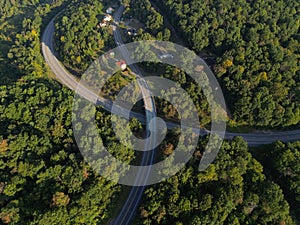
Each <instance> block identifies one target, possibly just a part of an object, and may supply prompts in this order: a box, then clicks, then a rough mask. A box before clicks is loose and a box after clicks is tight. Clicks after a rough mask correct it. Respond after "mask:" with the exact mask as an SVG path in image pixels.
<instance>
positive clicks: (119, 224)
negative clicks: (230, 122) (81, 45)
mask: <svg viewBox="0 0 300 225" xmlns="http://www.w3.org/2000/svg"><path fill="white" fill-rule="evenodd" d="M123 10H124V7H123V6H121V7H120V8H119V9H118V10H117V11H116V13H115V15H114V16H115V21H116V22H118V21H119V20H120V17H121V15H122V12H123ZM54 19H55V18H53V19H52V20H51V21H50V23H49V24H48V25H47V27H46V29H45V31H44V33H43V36H42V53H43V56H44V58H45V61H46V63H47V64H48V66H49V67H50V69H51V70H52V71H53V73H54V74H55V76H56V78H57V79H58V80H59V81H60V82H61V83H62V84H63V85H65V86H67V87H68V88H70V89H71V90H74V91H75V90H76V89H77V86H78V85H79V81H78V79H77V78H75V76H73V75H71V74H70V73H69V72H68V71H67V70H66V69H65V67H64V66H63V65H62V64H61V63H60V61H59V60H58V59H57V58H56V56H55V51H54V49H53V36H54ZM114 38H115V41H116V43H117V44H118V45H122V44H123V40H122V38H121V35H120V31H119V29H115V30H114ZM122 55H123V56H124V59H125V60H126V61H127V62H128V61H129V62H130V55H129V53H128V51H127V49H126V48H125V47H123V48H122ZM130 68H131V70H132V71H133V72H134V73H135V74H136V77H137V81H138V84H139V86H140V89H141V92H142V95H143V96H149V94H150V93H149V90H148V86H147V83H146V82H145V80H143V78H142V75H141V74H142V73H141V71H140V69H139V68H138V67H137V66H136V65H131V66H130ZM80 95H82V97H84V98H86V99H88V100H89V101H91V102H94V103H96V104H97V105H101V106H103V108H104V109H106V110H108V111H110V112H111V113H114V114H117V115H119V116H124V115H126V114H127V112H126V109H123V108H118V107H116V108H115V109H116V110H114V111H111V110H112V102H111V100H109V99H106V98H104V97H101V96H98V95H97V94H95V93H94V92H93V91H91V90H89V89H88V88H85V87H83V91H81V92H80ZM144 104H145V109H146V116H145V115H143V114H141V113H135V112H131V114H130V115H131V116H132V117H136V118H138V119H139V120H140V121H141V122H143V123H146V124H147V128H148V125H149V122H150V121H151V120H152V119H153V118H155V117H156V110H155V105H154V102H153V98H151V97H150V98H149V97H146V98H144ZM118 109H119V110H118ZM166 124H167V127H168V128H173V127H176V126H178V124H176V123H171V122H167V123H166ZM196 129H197V132H198V133H199V134H201V135H204V134H209V131H208V130H205V129H200V128H196ZM147 132H149V130H148V129H147ZM235 136H242V137H243V138H244V139H245V140H246V141H247V142H248V144H249V145H250V146H258V145H262V144H269V143H272V142H275V141H278V140H281V141H285V142H288V141H296V140H300V130H293V131H274V132H271V131H270V132H255V133H231V132H226V135H225V138H226V139H232V138H233V137H235ZM149 141H155V140H153V139H150V140H149ZM154 156H155V151H154V150H152V151H146V152H144V154H143V157H142V160H141V161H142V162H141V165H148V164H151V162H153V160H154ZM150 172H151V171H146V172H145V171H141V173H139V174H138V177H137V179H136V182H139V183H140V182H144V183H145V182H146V181H147V178H148V176H149V173H150ZM144 189H145V187H144V186H135V187H133V188H132V190H131V192H130V194H129V196H128V198H127V200H126V202H125V204H124V206H123V208H122V210H121V212H120V214H119V216H118V217H117V218H116V219H115V220H114V222H113V224H116V225H123V224H130V222H131V220H132V217H133V215H134V213H135V211H136V208H137V207H138V204H139V202H140V199H141V196H142V194H143V191H144Z"/></svg>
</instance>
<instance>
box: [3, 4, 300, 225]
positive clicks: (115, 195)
mask: <svg viewBox="0 0 300 225" xmlns="http://www.w3.org/2000/svg"><path fill="white" fill-rule="evenodd" d="M50 2H51V4H50ZM124 3H125V4H127V6H128V7H129V9H128V10H127V11H126V16H127V17H130V16H136V15H138V17H139V19H140V20H141V23H143V24H144V25H145V27H144V29H143V30H141V31H139V35H138V36H137V37H134V38H133V40H143V39H158V40H170V38H171V31H170V30H169V28H166V18H165V17H164V16H165V15H162V14H161V13H160V12H158V10H156V9H155V8H154V7H152V5H151V4H152V3H151V2H150V1H141V0H137V1H136V4H133V1H128V0H126V1H124ZM155 4H156V5H158V6H159V7H160V8H161V9H163V11H164V12H165V14H166V15H167V16H168V21H170V22H171V23H172V25H173V26H174V27H175V28H176V30H177V31H178V32H177V34H178V35H180V36H182V39H183V40H186V44H187V45H188V46H189V47H190V48H191V49H194V50H195V51H196V52H198V53H199V54H200V55H201V54H205V55H206V56H207V55H209V56H210V57H213V58H214V59H215V63H212V65H211V66H212V68H213V69H214V71H215V73H216V74H217V76H218V79H219V80H220V82H221V83H222V86H223V88H224V91H225V95H226V97H227V98H226V99H227V104H228V106H229V109H230V114H231V116H232V118H231V119H232V121H230V123H232V124H233V125H236V126H241V125H249V126H252V127H256V128H257V127H268V128H270V127H292V128H293V126H295V125H297V124H298V123H299V121H300V111H299V108H300V105H299V97H300V93H299V90H300V89H299V88H300V85H299V82H300V80H299V77H300V76H299V75H300V74H299V49H300V48H299V13H297V12H299V3H298V2H297V1H296V0H289V1H286V2H284V1H274V0H273V1H271V0H268V1H263V2H249V1H244V0H239V1H237V2H233V1H217V2H216V3H214V4H212V2H211V1H209V0H208V1H206V2H205V4H199V1H196V0H178V1H168V0H163V1H160V2H158V1H157V2H155ZM0 6H1V8H0V15H1V18H0V21H1V25H0V27H1V29H0V61H1V65H0V69H1V70H0V102H1V104H0V125H1V126H0V221H1V222H0V223H2V224H49V225H50V224H51V225H52V224H108V223H109V222H110V221H111V220H112V219H113V218H115V217H116V216H117V214H118V210H119V209H120V206H122V205H121V204H122V199H123V198H126V197H127V196H126V193H127V192H126V190H127V187H124V186H121V185H118V184H116V183H113V182H111V181H109V180H106V179H105V178H103V177H101V176H100V175H98V173H96V172H94V171H93V170H92V169H91V168H90V166H89V165H88V164H87V163H86V162H85V161H84V159H83V157H82V155H81V154H80V151H79V149H78V147H77V145H76V142H75V140H74V136H73V130H72V102H73V97H74V93H73V92H72V91H70V90H69V89H67V88H66V87H64V86H63V85H61V84H60V83H59V82H58V81H56V80H55V79H53V74H52V73H51V71H50V69H49V68H48V67H47V65H45V62H44V59H43V57H42V54H41V35H42V32H43V29H44V28H45V25H47V23H48V22H49V21H50V19H51V18H53V16H54V15H56V14H57V13H58V12H62V13H61V14H60V15H59V16H58V17H57V19H56V22H55V25H56V33H55V45H56V50H57V52H58V55H59V57H60V59H61V60H62V61H63V63H64V64H65V65H66V66H67V67H68V69H70V70H71V71H72V72H75V73H76V75H78V74H80V73H81V72H82V71H83V70H85V69H86V68H87V67H88V65H89V64H90V62H91V61H92V60H94V59H95V58H96V57H97V56H98V55H100V54H102V52H104V51H106V50H107V49H110V48H112V47H114V46H115V44H114V41H113V37H112V30H111V28H110V27H105V28H104V29H103V28H101V29H100V28H99V27H98V26H97V25H98V24H99V22H101V20H102V19H103V16H104V15H105V13H104V11H105V9H106V8H107V6H108V3H107V1H102V0H97V1H92V0H84V1H77V0H65V1H64V0H56V1H39V0H34V1H17V0H16V1H9V0H1V1H0ZM140 9H143V10H144V12H145V13H141V11H140ZM229 21H230V22H229ZM172 35H173V34H172ZM172 38H174V37H172ZM143 66H144V67H143V69H144V70H145V71H146V72H154V71H159V72H161V76H164V77H166V78H169V79H172V80H174V81H176V82H178V83H179V84H180V85H181V86H182V87H184V88H185V89H186V90H187V92H188V93H189V94H190V96H191V97H192V99H193V100H194V102H195V105H196V107H197V109H198V111H199V115H200V118H201V123H202V124H209V123H210V119H209V116H208V114H207V112H208V111H209V108H208V106H207V104H206V102H205V101H201V99H203V94H202V92H201V90H200V89H199V88H197V87H196V85H195V83H194V82H193V81H192V80H191V79H190V78H189V77H188V76H186V74H185V73H183V72H182V71H179V70H177V69H176V68H173V67H171V66H162V65H157V67H155V68H153V67H152V68H151V65H148V67H147V65H143ZM127 72H128V71H127ZM129 72H130V71H129ZM119 79H120V80H122V82H124V80H126V79H127V78H126V79H125V78H124V76H123V75H122V74H121V73H117V74H116V76H114V78H113V81H112V82H115V83H117V82H118V80H119ZM114 91H116V90H114V89H112V90H110V89H108V90H107V93H110V92H114ZM157 104H158V108H159V112H160V113H161V114H164V115H165V116H166V117H167V118H169V119H172V118H174V116H175V115H176V112H175V111H174V110H173V109H172V108H171V107H169V105H168V103H166V102H163V101H158V103H157ZM201 110H203V111H201ZM83 116H85V115H83ZM95 118H96V121H97V127H98V133H99V134H100V135H101V137H102V138H103V139H104V140H105V143H106V146H107V148H108V150H109V152H110V153H111V154H113V155H114V156H115V157H117V158H119V159H122V160H123V161H125V162H127V163H130V162H134V163H138V159H139V155H138V154H136V153H135V152H134V151H133V150H132V149H129V148H127V147H125V146H123V145H122V144H121V143H120V142H119V141H118V140H117V138H116V137H115V134H114V131H113V129H112V125H111V116H110V113H108V112H106V111H104V110H103V109H101V108H100V107H99V108H97V113H96V115H95ZM118 125H119V126H122V124H118ZM130 126H131V127H130V128H131V130H133V131H134V132H135V133H137V134H141V133H143V126H142V125H141V123H140V122H139V121H138V120H137V119H133V120H132V121H131V124H130ZM173 132H174V131H173ZM207 139H208V137H204V138H201V139H200V141H199V144H198V146H197V149H196V151H195V154H194V157H193V158H192V159H191V160H190V162H189V163H188V164H187V165H186V166H185V167H184V169H182V170H181V171H180V172H179V173H178V174H176V175H175V176H173V177H171V178H169V179H168V180H166V181H165V182H163V183H160V184H156V185H152V186H149V187H147V189H146V192H145V193H144V195H143V200H142V203H141V205H140V206H139V209H138V212H137V213H136V216H135V220H134V222H133V223H134V224H149V225H150V224H151V225H152V224H175V225H180V224H191V225H199V224H228V225H229V224H235V225H238V224H262V225H265V224H266V225H267V224H270V225H274V224H279V225H285V224H286V225H293V224H299V221H300V218H299V216H298V215H300V212H299V206H300V189H299V187H300V183H299V182H300V179H299V174H300V171H299V170H300V168H299V165H300V143H299V142H294V143H283V142H280V141H278V142H276V143H273V144H271V145H266V146H261V147H259V148H249V147H248V145H247V143H246V142H245V141H244V140H243V139H242V138H240V137H236V138H234V139H233V140H227V141H224V143H223V145H222V148H221V150H220V152H219V154H218V157H217V159H216V160H215V161H214V163H213V164H211V165H210V166H209V167H208V169H207V170H205V171H203V172H199V171H198V164H199V160H200V159H201V155H202V153H203V150H204V147H205V145H206V143H207ZM176 141H177V140H176V132H174V133H172V132H171V131H170V133H168V136H167V139H166V140H165V141H164V142H163V143H162V144H161V146H159V148H158V156H159V157H162V158H163V157H168V155H169V154H170V153H172V151H173V150H174V146H175V145H176ZM123 201H124V200H123Z"/></svg>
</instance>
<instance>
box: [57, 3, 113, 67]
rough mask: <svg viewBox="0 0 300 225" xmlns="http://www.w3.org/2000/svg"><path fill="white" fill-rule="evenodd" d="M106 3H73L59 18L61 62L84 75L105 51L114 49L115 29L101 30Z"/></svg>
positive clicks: (59, 52) (58, 43)
mask: <svg viewBox="0 0 300 225" xmlns="http://www.w3.org/2000/svg"><path fill="white" fill-rule="evenodd" d="M103 8H104V6H103V3H102V1H92V0H85V1H79V2H76V4H70V5H69V6H68V7H67V9H66V11H65V13H63V14H61V15H60V16H59V17H58V18H57V19H56V21H57V22H56V24H55V27H56V30H55V37H56V41H55V43H56V50H57V52H58V54H59V56H60V58H61V60H62V61H63V62H64V63H65V64H66V65H67V66H68V67H71V68H72V69H75V70H76V69H79V70H80V71H81V72H82V71H84V70H86V69H87V68H88V66H89V65H90V64H91V63H92V62H93V61H94V60H95V59H96V58H97V57H98V56H99V55H100V54H101V53H103V52H105V49H106V50H108V49H110V48H113V47H114V46H115V45H114V41H113V38H112V28H111V27H110V26H106V27H100V26H99V24H100V22H101V21H102V19H103V18H104V16H105V13H104V11H105V10H104V9H103Z"/></svg>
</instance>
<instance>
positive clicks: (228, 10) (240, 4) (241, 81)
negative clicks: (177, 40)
mask: <svg viewBox="0 0 300 225" xmlns="http://www.w3.org/2000/svg"><path fill="white" fill-rule="evenodd" d="M157 4H159V5H160V6H161V8H162V9H163V10H164V11H165V12H166V13H167V14H168V15H169V19H170V21H171V22H172V23H173V25H174V26H175V27H176V28H177V29H178V30H179V31H180V33H181V35H182V36H183V37H184V38H185V39H186V40H187V43H188V45H189V46H190V47H191V48H193V49H194V50H196V51H197V52H199V53H200V54H201V55H204V56H205V55H207V52H210V53H211V54H213V55H214V56H213V58H215V59H216V60H215V61H216V62H215V63H214V64H215V65H214V71H215V73H216V74H217V76H218V77H219V78H220V80H221V81H222V84H223V88H224V91H225V93H226V96H227V98H226V100H227V105H228V106H229V108H230V110H231V112H232V119H233V120H235V121H236V122H238V124H247V125H251V126H257V127H276V126H291V125H296V124H298V123H299V121H300V105H299V102H300V94H299V86H300V84H299V82H300V81H299V63H298V62H299V54H300V51H299V50H300V45H299V19H300V14H299V9H300V5H299V1H297V0H289V1H283V0H280V1H274V0H268V1H259V2H258V1H246V0H239V1H211V0H209V1H205V2H201V1H198V0H179V1H172V0H163V1H157Z"/></svg>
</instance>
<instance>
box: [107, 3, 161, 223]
mask: <svg viewBox="0 0 300 225" xmlns="http://www.w3.org/2000/svg"><path fill="white" fill-rule="evenodd" d="M123 11H124V7H123V6H120V8H119V9H118V10H117V11H116V12H115V14H114V20H115V22H116V23H118V22H120V21H121V16H122V13H123ZM114 38H115V42H116V43H117V45H118V46H119V47H120V46H121V45H122V44H124V43H123V40H122V37H121V32H120V30H119V28H117V27H116V28H115V29H114ZM120 48H121V54H122V56H123V59H124V60H125V61H126V62H127V64H128V62H131V57H130V54H129V52H128V50H127V48H126V47H125V46H123V47H122V46H121V47H120ZM130 69H131V70H132V71H133V73H134V74H135V76H136V79H137V81H138V85H139V88H140V90H141V92H142V96H143V101H144V106H145V113H146V127H147V129H146V130H147V136H148V135H149V124H150V121H151V120H152V119H155V118H156V109H155V104H154V99H153V97H151V93H150V91H149V87H148V85H147V82H146V81H145V80H144V79H143V77H142V72H141V70H140V68H139V67H138V66H137V65H135V64H132V65H130ZM149 96H150V97H149ZM155 129H156V123H154V130H155ZM151 137H152V138H149V139H147V141H146V146H145V147H146V148H147V145H148V146H149V145H151V143H149V142H154V143H155V141H156V139H155V135H152V136H151ZM154 157H155V149H152V150H150V151H145V152H143V156H142V160H141V166H146V165H151V164H153V162H154ZM150 173H151V171H150V170H143V169H141V170H139V173H138V175H137V177H136V180H135V186H134V187H132V189H131V191H130V193H129V196H128V197H127V199H126V202H125V203H124V205H123V207H122V209H121V211H120V213H119V215H118V217H117V218H116V219H115V220H114V221H113V224H115V225H127V224H130V222H131V221H132V219H133V216H134V213H135V212H136V209H137V207H138V205H139V203H140V201H141V198H142V195H143V193H144V190H145V187H146V186H145V185H146V183H147V180H148V177H149V175H150Z"/></svg>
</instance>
